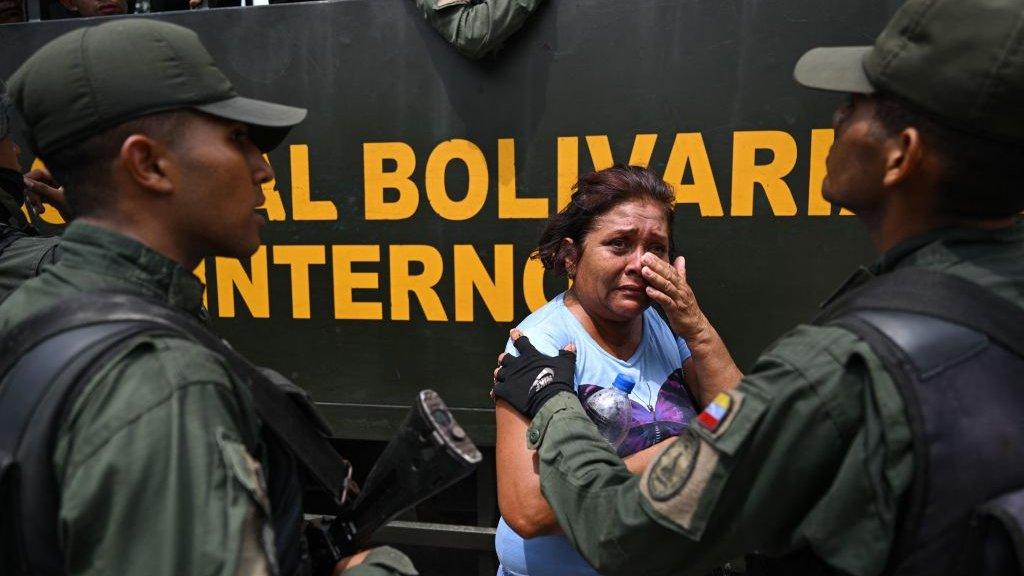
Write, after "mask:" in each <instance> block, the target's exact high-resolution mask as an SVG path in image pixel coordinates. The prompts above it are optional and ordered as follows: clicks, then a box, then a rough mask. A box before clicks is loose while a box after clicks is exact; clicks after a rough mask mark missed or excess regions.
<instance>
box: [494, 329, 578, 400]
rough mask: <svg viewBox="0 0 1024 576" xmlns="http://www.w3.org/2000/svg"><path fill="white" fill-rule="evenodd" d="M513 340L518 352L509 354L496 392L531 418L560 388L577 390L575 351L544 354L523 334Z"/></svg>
mask: <svg viewBox="0 0 1024 576" xmlns="http://www.w3.org/2000/svg"><path fill="white" fill-rule="evenodd" d="M512 344H513V345H514V346H515V347H516V350H518V351H519V356H513V355H511V354H506V355H505V357H504V358H503V359H502V360H501V368H500V369H499V370H498V375H497V377H496V378H495V384H494V395H495V396H497V397H498V398H501V399H502V400H504V401H506V402H508V403H509V404H511V405H512V407H513V408H515V409H516V410H518V411H519V412H520V413H522V414H524V415H526V416H529V417H530V418H531V419H532V418H533V417H534V416H536V415H537V412H539V411H540V409H541V407H542V406H544V404H545V403H547V401H548V400H550V399H552V398H554V396H555V394H558V393H559V392H574V389H573V381H574V380H575V376H576V353H575V352H568V351H566V350H560V351H559V352H558V356H548V355H547V354H541V353H540V351H538V350H537V349H536V348H534V347H533V344H531V343H530V339H529V338H527V337H526V336H520V337H519V339H518V340H514V341H513V342H512Z"/></svg>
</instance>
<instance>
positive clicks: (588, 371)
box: [494, 293, 697, 576]
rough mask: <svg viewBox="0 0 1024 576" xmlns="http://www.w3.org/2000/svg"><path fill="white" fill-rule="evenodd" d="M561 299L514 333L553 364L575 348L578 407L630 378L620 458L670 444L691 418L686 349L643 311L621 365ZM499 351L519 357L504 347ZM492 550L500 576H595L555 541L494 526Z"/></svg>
mask: <svg viewBox="0 0 1024 576" xmlns="http://www.w3.org/2000/svg"><path fill="white" fill-rule="evenodd" d="M563 298H564V293H563V294H559V295H558V296H557V297H555V298H554V299H552V300H551V301H550V302H548V303H547V304H545V305H544V306H543V307H542V308H540V309H539V310H537V311H536V312H534V313H533V314H530V315H529V316H528V317H527V318H526V319H525V320H523V321H522V323H520V324H519V326H518V328H519V329H520V330H521V331H522V332H523V334H524V335H526V336H527V337H528V338H529V339H530V342H531V343H532V344H533V345H534V347H536V348H537V350H539V351H540V352H542V353H544V354H548V355H552V356H554V355H555V354H557V353H558V351H559V350H561V349H562V348H563V347H564V346H565V345H566V344H569V343H570V342H572V343H575V344H576V391H577V394H579V395H580V396H581V397H582V398H583V399H586V398H587V397H588V396H589V395H590V394H593V393H594V392H596V391H598V390H600V389H602V388H606V387H608V386H611V384H612V382H614V381H615V377H616V376H617V375H618V374H626V375H628V376H630V377H632V378H633V381H634V382H636V385H635V386H634V387H633V391H632V392H631V393H630V395H629V398H630V400H631V401H632V425H631V427H630V431H629V435H628V436H627V438H626V440H625V441H624V442H623V444H622V447H620V449H619V455H620V456H627V455H629V454H633V453H635V452H639V451H640V450H643V449H644V448H647V447H648V446H652V445H654V444H656V443H658V442H660V441H661V440H664V439H665V438H668V437H670V436H677V435H678V434H679V433H680V432H681V431H682V430H683V429H685V428H686V426H687V425H689V423H690V421H691V420H692V419H693V418H694V417H695V416H696V414H697V411H696V409H695V408H694V405H693V402H692V399H691V398H690V395H689V393H688V392H687V391H686V388H685V386H684V384H683V372H682V366H683V362H685V361H686V360H687V359H688V358H689V357H690V349H689V348H687V346H686V342H684V341H683V340H682V339H681V338H677V337H676V336H675V335H674V334H672V331H671V330H670V329H669V327H668V325H666V324H665V321H664V320H663V319H662V318H661V316H659V315H658V313H657V312H655V311H654V309H653V308H648V309H647V310H645V311H644V314H643V322H644V331H643V336H642V338H641V340H640V346H639V347H637V350H636V352H635V353H634V354H633V356H632V357H631V358H629V359H628V360H620V359H618V358H616V357H614V356H612V355H611V354H609V353H608V352H606V351H605V350H604V349H603V348H601V347H600V346H599V345H598V344H597V342H595V341H594V339H593V338H591V337H590V335H589V334H587V331H586V330H585V329H584V328H583V326H582V325H581V324H580V322H579V320H577V319H576V317H575V316H573V315H572V312H570V311H569V309H568V308H566V307H565V302H564V300H563ZM505 351H506V352H508V353H510V354H513V355H518V352H516V350H515V347H514V346H513V345H512V342H511V341H509V343H508V345H507V346H506V348H505ZM494 547H495V550H496V552H497V554H498V560H500V561H501V565H502V567H503V568H504V569H505V570H506V572H507V573H509V574H512V575H516V576H519V575H521V576H527V575H528V576H577V575H579V576H595V575H596V574H597V572H596V571H594V569H593V568H592V567H591V566H590V564H588V563H587V561H586V560H584V559H583V557H582V556H580V555H579V553H578V552H576V550H575V549H574V548H573V547H572V544H570V543H569V540H567V539H566V538H565V536H562V535H555V536H539V537H537V538H531V539H529V540H524V539H523V538H522V537H520V536H519V535H518V534H516V533H515V531H513V530H512V528H510V527H509V526H508V524H506V523H505V519H504V518H502V519H501V520H500V521H499V522H498V528H497V533H496V535H495V539H494Z"/></svg>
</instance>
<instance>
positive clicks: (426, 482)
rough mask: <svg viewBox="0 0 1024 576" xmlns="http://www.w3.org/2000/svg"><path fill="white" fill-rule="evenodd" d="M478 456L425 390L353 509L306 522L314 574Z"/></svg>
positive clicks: (464, 471) (459, 474)
mask: <svg viewBox="0 0 1024 576" xmlns="http://www.w3.org/2000/svg"><path fill="white" fill-rule="evenodd" d="M480 460H481V455H480V451H479V450H478V449H477V447H476V446H475V445H474V444H473V441H472V440H470V438H469V436H468V435H467V434H466V431H465V430H463V428H462V427H461V426H459V423H458V422H456V421H455V418H454V417H453V416H452V413H451V412H450V411H449V410H448V406H447V405H445V403H444V400H442V399H441V397H440V396H439V395H438V394H437V392H434V391H433V390H421V391H420V393H419V394H418V395H417V396H416V401H415V402H414V403H413V405H412V407H411V408H410V409H409V413H408V414H406V417H405V420H404V421H403V422H402V425H401V427H400V428H399V429H398V432H397V433H395V435H394V436H393V437H392V438H391V441H390V442H388V445H387V447H386V448H385V449H384V452H383V453H381V455H380V457H379V458H378V459H377V462H376V463H375V464H374V466H373V469H371V470H370V474H369V476H367V478H366V481H365V482H364V483H363V487H362V490H361V491H360V492H359V495H358V496H357V497H356V499H355V502H354V503H353V504H352V505H351V507H349V506H347V505H346V506H345V507H344V509H343V510H342V512H341V513H339V515H338V516H335V517H333V518H331V517H329V516H324V517H322V518H320V519H318V520H314V521H311V522H307V523H306V538H307V540H308V541H309V548H310V553H311V556H312V563H313V574H330V573H331V571H332V570H333V568H334V566H335V565H336V564H337V563H338V562H339V561H340V560H341V559H342V558H345V557H346V556H350V555H352V554H354V553H356V552H357V551H358V550H360V549H362V548H365V547H366V544H367V543H368V541H369V539H370V537H371V536H372V535H373V533H374V531H376V530H377V529H378V528H380V527H381V526H383V525H384V524H385V523H387V522H388V520H391V519H392V518H394V517H395V516H397V515H398V514H400V513H402V512H403V511H405V510H407V509H409V508H411V507H413V506H415V505H416V504H419V503H420V502H422V501H423V500H426V499H427V498H429V497H431V496H433V495H435V494H437V493H438V492H440V491H442V490H444V489H445V488H447V487H449V486H451V485H452V484H454V483H456V482H458V481H459V480H461V479H462V478H465V477H466V476H467V475H469V473H470V472H472V471H473V470H474V469H476V466H477V464H479V463H480Z"/></svg>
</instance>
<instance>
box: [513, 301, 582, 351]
mask: <svg viewBox="0 0 1024 576" xmlns="http://www.w3.org/2000/svg"><path fill="white" fill-rule="evenodd" d="M563 295H564V293H563V294H559V295H558V296H555V297H554V298H552V299H551V300H549V301H548V303H547V304H545V305H543V306H541V307H540V308H538V309H537V310H536V311H534V312H533V313H532V314H530V315H529V316H527V317H526V318H524V319H523V321H522V322H520V323H519V325H518V326H516V328H518V329H519V330H521V331H522V332H523V334H525V335H526V336H527V337H528V338H529V339H530V342H531V343H533V345H534V346H535V347H536V348H537V349H538V350H540V351H541V352H543V353H545V354H557V353H558V350H559V349H561V348H562V347H563V346H565V345H566V344H568V343H570V342H574V341H575V340H577V339H578V336H577V335H576V333H575V331H574V330H573V328H574V326H573V323H574V319H573V318H572V317H571V316H567V315H569V314H571V312H569V310H568V309H566V307H565V303H564V302H563V301H562V297H563ZM510 344H511V342H510Z"/></svg>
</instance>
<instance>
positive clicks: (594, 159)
mask: <svg viewBox="0 0 1024 576" xmlns="http://www.w3.org/2000/svg"><path fill="white" fill-rule="evenodd" d="M586 141H587V151H588V152H590V161H591V163H592V164H593V165H594V170H604V169H605V168H611V167H612V164H615V160H614V159H613V158H612V145H611V143H610V142H608V137H607V136H587V137H586Z"/></svg>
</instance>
